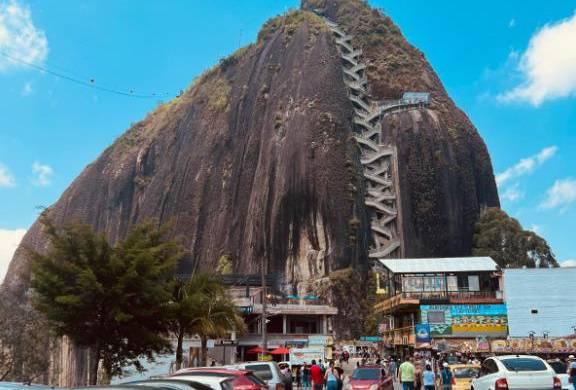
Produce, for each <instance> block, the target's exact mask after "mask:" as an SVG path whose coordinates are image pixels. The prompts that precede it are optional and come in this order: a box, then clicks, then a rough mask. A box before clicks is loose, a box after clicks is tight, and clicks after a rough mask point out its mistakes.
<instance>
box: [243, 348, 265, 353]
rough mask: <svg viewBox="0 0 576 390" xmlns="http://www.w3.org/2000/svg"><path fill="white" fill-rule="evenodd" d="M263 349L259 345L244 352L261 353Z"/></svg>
mask: <svg viewBox="0 0 576 390" xmlns="http://www.w3.org/2000/svg"><path fill="white" fill-rule="evenodd" d="M262 352H264V350H263V349H262V348H260V347H254V348H251V349H249V350H248V351H246V353H262Z"/></svg>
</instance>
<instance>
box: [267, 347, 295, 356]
mask: <svg viewBox="0 0 576 390" xmlns="http://www.w3.org/2000/svg"><path fill="white" fill-rule="evenodd" d="M289 353H290V350H289V349H288V348H286V347H278V348H276V349H275V350H273V351H271V352H270V355H287V354H289Z"/></svg>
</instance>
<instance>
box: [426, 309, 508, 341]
mask: <svg viewBox="0 0 576 390" xmlns="http://www.w3.org/2000/svg"><path fill="white" fill-rule="evenodd" d="M420 311H421V315H422V323H425V324H429V325H430V333H431V335H432V337H444V336H449V337H450V336H452V337H466V336H468V337H477V336H492V337H498V336H506V334H507V331H508V316H507V309H506V305H505V304H500V305H421V306H420Z"/></svg>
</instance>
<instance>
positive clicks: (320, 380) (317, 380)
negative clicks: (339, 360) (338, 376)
mask: <svg viewBox="0 0 576 390" xmlns="http://www.w3.org/2000/svg"><path fill="white" fill-rule="evenodd" d="M310 379H311V380H312V387H313V388H314V390H322V388H323V387H324V375H322V368H320V366H319V365H317V364H316V360H312V367H310Z"/></svg>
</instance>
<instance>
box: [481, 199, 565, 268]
mask: <svg viewBox="0 0 576 390" xmlns="http://www.w3.org/2000/svg"><path fill="white" fill-rule="evenodd" d="M472 254H473V255H474V256H490V257H492V258H493V259H494V261H496V263H498V265H499V266H500V267H503V268H520V267H528V268H535V267H557V266H558V262H557V261H556V258H555V256H554V254H553V253H552V250H551V249H550V246H549V245H548V243H547V242H546V240H544V239H543V238H542V237H540V236H539V235H537V234H536V233H534V232H532V231H529V230H524V229H523V228H522V225H520V223H519V222H518V221H517V220H516V219H514V218H512V217H510V216H509V215H508V214H506V213H505V212H504V211H503V210H500V209H498V208H488V209H486V210H485V211H484V212H483V213H482V215H481V216H480V220H479V221H478V222H477V223H476V226H475V230H474V247H473V249H472Z"/></svg>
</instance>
